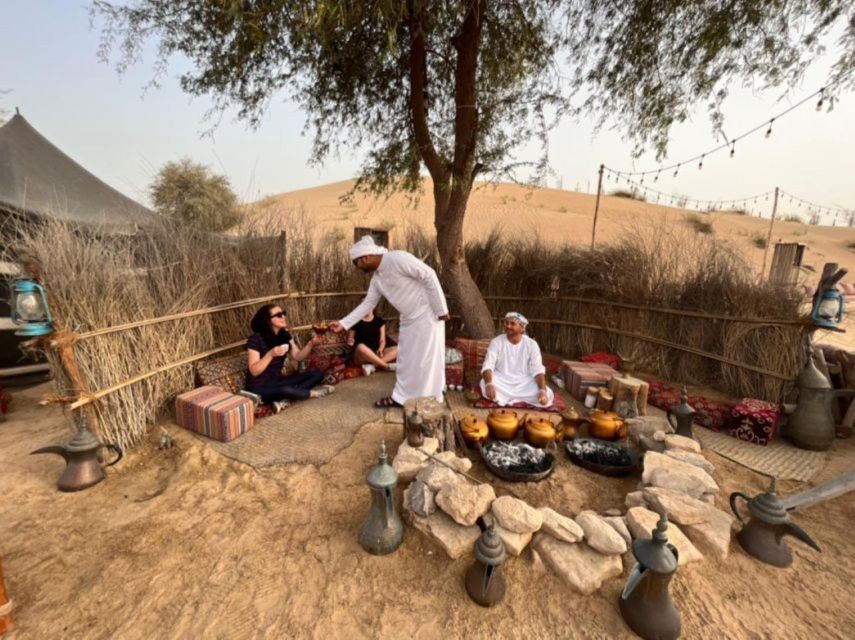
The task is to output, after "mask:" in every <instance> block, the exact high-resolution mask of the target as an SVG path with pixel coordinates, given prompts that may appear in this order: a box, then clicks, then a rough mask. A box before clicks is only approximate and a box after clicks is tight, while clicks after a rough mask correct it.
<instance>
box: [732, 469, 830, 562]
mask: <svg viewBox="0 0 855 640" xmlns="http://www.w3.org/2000/svg"><path fill="white" fill-rule="evenodd" d="M777 483H778V479H777V478H772V486H771V487H769V491H767V492H766V493H761V494H759V495H757V496H754V497H753V498H749V497H748V496H746V495H745V494H744V493H741V492H739V491H736V492H734V493H731V494H730V508H731V509H732V510H733V513H734V514H735V515H736V517H737V519H738V520H739V521H740V522H741V523H742V524H743V525H745V526H743V527H742V530H741V531H740V532H739V533H737V534H736V539H737V540H739V544H740V545H742V548H743V549H745V552H746V553H747V554H748V555H750V556H754V557H755V558H757V559H758V560H761V561H762V562H766V563H767V564H771V565H774V566H776V567H789V566H790V565H791V564H792V563H793V554H792V552H791V551H790V548H789V547H788V546H787V543H786V542H785V541H784V539H783V538H784V536H793V537H795V538H798V539H799V540H801V541H802V542H804V543H805V544H806V545H808V546H810V547H813V548H814V549H816V550H817V551H822V550H821V549H820V548H819V545H818V544H817V543H816V542H814V541H813V538H811V537H810V536H809V535H808V534H807V533H805V531H804V529H802V528H801V527H800V526H798V525H797V524H795V523H794V522H793V521H792V520H790V514H789V513H787V510H786V508H785V507H784V505H783V503H782V502H781V501H780V500H779V499H778V494H777V493H776V492H775V490H776V488H777ZM737 498H742V499H743V500H745V501H746V502H747V503H748V511H749V512H750V513H751V519H750V520H749V521H748V524H745V520H743V519H742V516H741V515H740V514H739V511H738V510H737V509H736V499H737Z"/></svg>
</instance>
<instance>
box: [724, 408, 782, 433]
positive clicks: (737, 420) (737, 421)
mask: <svg viewBox="0 0 855 640" xmlns="http://www.w3.org/2000/svg"><path fill="white" fill-rule="evenodd" d="M780 417H781V408H780V407H779V406H778V405H776V404H773V403H771V402H764V401H763V400H755V399H753V398H743V399H742V400H741V401H740V402H739V404H737V405H736V406H735V407H734V408H733V411H732V413H731V415H730V423H729V425H728V427H729V431H730V435H732V436H733V437H734V438H739V439H740V440H745V441H746V442H753V443H755V444H762V445H767V444H769V442H770V441H771V440H772V438H774V437H775V432H776V431H777V430H778V420H779V419H780Z"/></svg>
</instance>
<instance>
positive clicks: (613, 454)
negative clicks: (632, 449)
mask: <svg viewBox="0 0 855 640" xmlns="http://www.w3.org/2000/svg"><path fill="white" fill-rule="evenodd" d="M573 453H575V454H576V455H577V456H578V457H579V458H581V459H583V460H587V461H588V462H593V463H594V464H601V465H609V466H613V467H626V466H630V465H631V464H632V458H631V457H630V455H629V452H627V450H626V449H625V448H624V447H621V446H619V445H614V444H609V443H607V442H596V441H593V440H586V441H576V442H574V443H573Z"/></svg>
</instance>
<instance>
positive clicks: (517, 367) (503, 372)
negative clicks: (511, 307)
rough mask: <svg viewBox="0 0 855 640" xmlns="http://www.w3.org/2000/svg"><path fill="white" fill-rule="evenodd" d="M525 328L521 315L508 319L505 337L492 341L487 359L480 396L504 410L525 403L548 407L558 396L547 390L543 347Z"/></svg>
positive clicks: (508, 316) (511, 314)
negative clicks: (529, 335) (541, 350)
mask: <svg viewBox="0 0 855 640" xmlns="http://www.w3.org/2000/svg"><path fill="white" fill-rule="evenodd" d="M526 325H528V320H526V319H525V316H523V315H522V314H521V313H517V312H516V311H511V312H510V313H508V314H507V315H505V333H504V335H500V336H496V337H495V338H493V339H492V340H491V341H490V346H489V347H488V348H487V355H486V356H485V357H484V366H483V367H481V376H482V380H481V393H482V394H484V397H485V398H487V399H489V400H492V401H493V402H495V403H496V404H499V405H502V406H508V405H512V404H517V403H520V402H524V403H526V404H529V405H531V406H533V407H536V406H541V407H548V406H551V405H552V403H553V401H554V400H555V394H554V393H553V391H552V389H550V388H549V387H547V386H546V368H545V367H544V366H543V358H542V357H541V355H540V347H539V346H538V345H537V342H535V341H534V340H533V339H531V338H529V337H528V336H527V335H525V328H526Z"/></svg>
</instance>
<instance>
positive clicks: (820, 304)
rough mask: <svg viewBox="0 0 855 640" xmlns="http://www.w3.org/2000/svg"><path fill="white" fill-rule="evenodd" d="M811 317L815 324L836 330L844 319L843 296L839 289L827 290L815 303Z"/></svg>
mask: <svg viewBox="0 0 855 640" xmlns="http://www.w3.org/2000/svg"><path fill="white" fill-rule="evenodd" d="M810 317H811V318H812V319H813V321H814V324H817V325H819V326H821V327H825V328H827V329H835V328H836V327H837V325H838V324H839V323H840V321H841V320H842V319H843V296H842V295H840V292H839V291H838V290H837V289H825V290H824V291H823V292H822V295H820V296H817V299H816V300H815V301H814V303H813V310H812V311H811V314H810Z"/></svg>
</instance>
